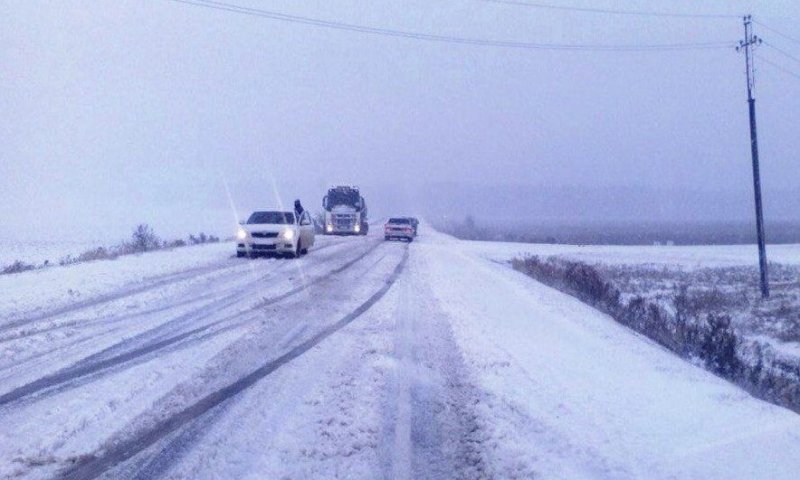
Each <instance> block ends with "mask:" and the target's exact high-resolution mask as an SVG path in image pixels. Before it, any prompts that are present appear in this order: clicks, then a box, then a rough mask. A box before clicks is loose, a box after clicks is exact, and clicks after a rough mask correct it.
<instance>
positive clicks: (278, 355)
mask: <svg viewBox="0 0 800 480" xmlns="http://www.w3.org/2000/svg"><path fill="white" fill-rule="evenodd" d="M381 240H382V238H378V237H372V236H370V237H367V238H361V237H354V238H327V237H322V238H319V239H318V246H317V247H316V248H315V249H313V250H312V251H311V252H310V254H309V255H308V256H306V257H304V258H302V259H301V260H297V261H285V260H253V261H247V260H242V259H235V258H230V254H231V253H232V248H231V246H230V245H219V246H213V247H203V249H200V248H197V249H195V248H186V249H180V250H176V251H175V254H174V256H172V257H167V256H166V255H168V254H169V252H159V253H157V254H150V255H143V256H140V257H135V258H130V259H125V260H124V261H116V262H96V263H94V264H91V265H76V266H72V267H66V268H61V269H50V270H48V271H41V272H29V273H24V274H21V275H19V276H7V277H6V278H3V279H0V287H3V288H4V290H3V291H4V292H9V293H3V297H4V298H2V299H0V300H1V301H0V315H2V320H0V422H2V425H3V429H2V431H0V477H2V478H75V479H77V478H142V479H144V478H170V479H186V478H192V479H194V478H252V479H263V478H298V479H301V478H358V479H361V478H363V479H372V478H395V479H417V478H442V479H444V478H563V479H582V478H586V479H595V478H597V479H629V478H630V479H633V478H642V479H650V478H657V479H662V478H663V479H673V478H674V479H693V478H696V479H710V478H719V479H735V478H742V479H745V478H747V479H754V478H756V479H758V478H764V479H784V478H785V479H790V478H791V479H793V478H796V472H797V471H799V470H800V416H798V415H796V414H794V413H791V412H789V411H786V410H784V409H781V408H778V407H774V406H772V405H769V404H766V403H764V402H761V401H758V400H755V399H753V398H752V397H750V396H749V395H747V394H745V393H744V392H742V391H741V390H739V389H738V388H736V387H734V386H732V385H730V384H728V383H726V382H724V381H722V380H720V379H718V378H716V377H714V376H713V375H710V374H708V373H707V372H705V371H703V370H701V369H699V368H696V367H694V366H692V365H689V364H687V363H685V362H683V361H682V360H680V359H678V358H676V357H674V356H673V355H671V354H669V353H668V352H666V351H664V350H663V349H661V348H659V347H658V346H656V345H654V344H652V343H651V342H649V341H647V340H646V339H643V338H641V337H639V336H637V335H635V334H633V333H631V332H630V331H627V330H626V329H624V328H622V327H621V326H619V325H617V324H616V323H614V322H613V321H611V320H610V319H609V318H608V317H606V316H604V315H602V314H600V313H599V312H597V311H595V310H593V309H591V308H589V307H587V306H585V305H583V304H581V303H580V302H577V301H576V300H574V299H572V298H570V297H568V296H565V295H564V294H562V293H559V292H556V291H554V290H552V289H549V288H547V287H544V286H542V285H539V284H537V283H535V282H533V281H532V280H530V279H528V278H526V277H524V276H522V275H520V274H518V273H516V272H514V271H512V270H511V269H510V268H508V267H507V266H505V265H502V264H499V263H498V262H497V261H493V260H497V259H498V258H499V257H500V256H502V255H503V248H507V247H502V246H500V245H494V244H491V243H481V244H477V243H470V244H467V243H464V242H459V241H456V240H454V239H452V238H450V237H447V236H445V235H440V234H438V233H436V232H433V231H431V230H430V229H427V228H425V229H423V233H422V235H421V236H420V237H419V239H418V240H417V241H416V242H414V243H413V244H411V245H406V244H402V243H394V242H392V243H388V242H387V243H385V242H382V241H381ZM147 272H150V273H149V275H148V273H147ZM10 277H17V278H16V279H15V280H14V281H13V284H12V281H11V280H9V278H10ZM3 282H8V283H3ZM32 290H33V291H32ZM76 292H77V293H76ZM7 295H13V296H14V297H13V298H12V297H11V296H7Z"/></svg>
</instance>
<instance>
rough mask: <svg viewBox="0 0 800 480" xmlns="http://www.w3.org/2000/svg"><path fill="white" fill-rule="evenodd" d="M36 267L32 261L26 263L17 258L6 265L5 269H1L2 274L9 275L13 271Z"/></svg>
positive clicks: (23, 270) (24, 270) (18, 271)
mask: <svg viewBox="0 0 800 480" xmlns="http://www.w3.org/2000/svg"><path fill="white" fill-rule="evenodd" d="M35 268H36V265H33V264H31V263H25V262H23V261H21V260H16V261H15V262H14V263H12V264H11V265H6V266H5V267H3V270H0V274H2V275H9V274H12V273H20V272H26V271H28V270H33V269H35Z"/></svg>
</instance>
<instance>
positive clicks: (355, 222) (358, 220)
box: [322, 185, 369, 235]
mask: <svg viewBox="0 0 800 480" xmlns="http://www.w3.org/2000/svg"><path fill="white" fill-rule="evenodd" d="M322 208H324V209H325V230H324V231H325V234H326V235H366V234H367V232H368V231H369V223H368V221H367V202H366V200H364V197H362V196H361V192H360V191H359V189H358V187H356V186H349V185H337V186H333V187H331V188H329V189H328V194H327V195H325V197H324V198H323V199H322Z"/></svg>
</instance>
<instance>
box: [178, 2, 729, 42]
mask: <svg viewBox="0 0 800 480" xmlns="http://www.w3.org/2000/svg"><path fill="white" fill-rule="evenodd" d="M171 1H173V2H178V3H183V4H186V5H194V6H198V7H205V8H210V9H215V10H222V11H227V12H232V13H239V14H243V15H250V16H255V17H261V18H268V19H271V20H277V21H283V22H290V23H299V24H303V25H312V26H316V27H323V28H331V29H336V30H346V31H352V32H358V33H366V34H372V35H383V36H389V37H400V38H409V39H414V40H425V41H430V42H442V43H456V44H464V45H478V46H486V47H505V48H519V49H529V50H580V51H665V50H703V49H719V48H733V47H734V46H735V45H736V44H735V42H722V41H719V42H703V43H666V44H627V45H625V44H623V45H613V44H612V45H603V44H565V43H533V42H516V41H505V40H488V39H482V38H473V37H456V36H450V35H437V34H429V33H421V32H413V31H405V30H393V29H388V28H380V27H371V26H366V25H356V24H350V23H343V22H334V21H329V20H321V19H317V18H311V17H303V16H299V15H290V14H286V13H281V12H275V11H270V10H263V9H258V8H250V7H243V6H241V5H236V4H232V3H224V2H217V1H211V0H171Z"/></svg>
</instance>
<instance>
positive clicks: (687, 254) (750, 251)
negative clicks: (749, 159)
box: [463, 242, 800, 268]
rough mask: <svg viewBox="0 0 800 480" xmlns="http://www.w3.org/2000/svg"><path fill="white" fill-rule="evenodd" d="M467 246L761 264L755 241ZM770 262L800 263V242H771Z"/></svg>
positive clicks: (677, 262)
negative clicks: (632, 244) (659, 244)
mask: <svg viewBox="0 0 800 480" xmlns="http://www.w3.org/2000/svg"><path fill="white" fill-rule="evenodd" d="M463 248H464V249H465V250H467V251H469V252H472V253H475V254H478V255H481V256H483V257H485V258H491V259H495V260H501V261H506V260H509V259H511V258H513V257H515V256H520V255H526V254H529V255H540V256H543V257H548V256H551V255H557V256H562V257H567V258H572V259H575V260H582V261H586V262H590V263H593V262H601V263H609V264H625V265H646V264H652V265H671V266H681V267H684V268H702V267H733V266H741V265H755V266H758V250H757V249H756V247H755V245H699V246H684V245H671V246H670V245H661V246H656V245H649V246H626V245H551V244H535V243H513V242H505V243H496V242H465V246H464V247H463ZM767 257H768V259H769V261H770V262H775V263H784V264H787V265H800V244H783V245H767Z"/></svg>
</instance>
